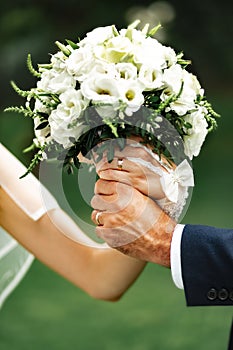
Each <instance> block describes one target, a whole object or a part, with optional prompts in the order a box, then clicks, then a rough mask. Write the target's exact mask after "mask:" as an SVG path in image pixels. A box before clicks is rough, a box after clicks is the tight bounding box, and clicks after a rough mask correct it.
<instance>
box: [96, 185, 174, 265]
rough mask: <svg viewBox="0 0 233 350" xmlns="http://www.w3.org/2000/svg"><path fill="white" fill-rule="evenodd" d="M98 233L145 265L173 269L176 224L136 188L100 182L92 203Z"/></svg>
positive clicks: (113, 245) (110, 243) (112, 245)
mask: <svg viewBox="0 0 233 350" xmlns="http://www.w3.org/2000/svg"><path fill="white" fill-rule="evenodd" d="M91 204H92V207H93V208H94V210H93V212H92V220H93V221H94V222H95V223H96V224H97V225H98V226H97V227H96V233H97V235H98V236H99V237H101V238H102V239H103V240H105V241H106V242H107V243H108V244H109V245H110V246H111V247H113V248H116V249H118V250H119V251H121V252H123V253H124V254H127V255H130V256H132V257H134V258H138V259H141V260H144V261H151V262H154V263H157V264H160V265H163V266H167V267H170V246H171V239H172V233H173V231H174V228H175V226H176V222H175V221H174V220H172V219H171V218H170V217H169V216H168V215H167V214H165V213H164V212H163V211H162V210H161V209H160V207H159V206H158V205H156V203H155V202H154V201H153V200H151V199H150V198H148V197H147V196H145V195H143V194H142V193H140V192H139V191H137V190H136V189H135V188H133V187H131V186H128V185H126V184H123V183H119V182H115V181H106V180H102V179H100V180H98V181H97V183H96V185H95V195H94V197H93V199H92V203H91Z"/></svg>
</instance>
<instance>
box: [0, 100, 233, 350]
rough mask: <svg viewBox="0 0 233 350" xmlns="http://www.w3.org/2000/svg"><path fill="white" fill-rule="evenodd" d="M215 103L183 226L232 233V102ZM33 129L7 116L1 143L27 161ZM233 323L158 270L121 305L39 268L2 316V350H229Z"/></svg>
mask: <svg viewBox="0 0 233 350" xmlns="http://www.w3.org/2000/svg"><path fill="white" fill-rule="evenodd" d="M209 99H210V100H211V101H212V102H213V104H214V107H215V109H217V110H218V111H219V112H221V114H222V118H221V119H220V120H219V128H218V130H217V131H216V132H215V133H213V134H211V135H210V136H209V137H208V139H207V141H206V143H205V146H204V147H203V150H202V152H201V154H200V156H199V157H198V159H196V160H195V161H194V162H193V166H194V171H195V179H196V187H195V189H194V192H193V196H192V201H191V204H190V207H189V210H188V212H187V214H186V216H185V218H184V219H183V222H184V223H202V224H209V225H215V226H221V227H232V226H233V219H232V204H233V203H232V193H233V192H232V186H233V178H232V173H233V162H232V160H233V158H232V145H233V141H232V128H233V118H232V102H231V99H230V98H227V97H226V98H221V97H219V96H218V97H215V96H210V97H209ZM31 127H32V126H31V123H30V121H29V120H27V119H24V120H23V119H22V117H19V116H17V115H11V114H3V115H1V135H2V136H1V141H2V142H3V143H4V144H5V145H6V146H8V147H9V149H10V150H11V151H12V152H13V153H15V154H16V155H17V156H18V157H19V158H20V159H21V160H23V161H28V160H27V159H26V158H24V157H25V156H23V155H22V153H21V149H22V148H23V147H24V146H26V145H27V144H28V133H29V130H30V129H31ZM72 181H73V180H71V178H65V179H64V182H66V183H68V185H67V191H68V194H67V195H68V196H69V197H70V201H71V202H73V203H76V204H75V205H76V208H75V210H79V211H81V212H82V215H83V217H85V216H88V215H89V212H90V209H88V208H87V207H86V206H85V205H84V204H83V203H82V201H81V199H80V197H79V196H77V193H75V192H74V191H73V187H72V186H73V185H72ZM200 273H201V271H200ZM231 318H232V307H194V308H187V307H186V305H185V298H184V293H183V291H180V290H178V289H177V288H176V287H175V286H174V285H173V282H172V279H171V275H170V271H169V270H167V269H165V268H162V267H159V266H156V265H153V264H148V265H147V267H146V269H145V270H144V272H143V273H142V275H141V276H140V277H139V279H138V280H137V281H136V283H135V284H134V285H133V286H132V287H131V288H130V290H129V291H128V292H127V293H126V294H125V295H124V296H123V298H122V299H121V300H120V301H118V302H116V303H109V302H103V301H98V300H94V299H92V298H90V297H89V296H88V295H86V294H85V293H84V292H83V291H81V290H79V289H77V288H76V287H74V286H73V285H71V284H70V283H68V282H67V281H65V280H64V279H63V278H61V277H60V276H58V275H57V274H55V273H54V272H52V271H51V270H49V269H48V268H47V267H45V266H43V265H42V264H41V263H40V262H38V261H36V262H34V263H33V265H32V267H31V269H30V271H29V273H28V274H27V276H26V277H25V279H24V280H23V282H22V283H21V284H20V285H19V286H18V288H17V289H16V290H15V292H14V293H13V294H12V295H11V296H10V297H9V299H8V300H7V302H6V303H5V304H4V306H3V308H2V310H1V311H0V349H1V350H29V349H30V350H31V349H34V350H42V349H44V350H65V349H78V350H95V349H103V350H118V349H122V350H126V349H127V350H168V349H169V350H178V349H179V350H187V349H189V350H194V349H195V350H196V349H198V350H208V349H211V350H224V349H226V346H227V338H228V333H229V328H230V321H231Z"/></svg>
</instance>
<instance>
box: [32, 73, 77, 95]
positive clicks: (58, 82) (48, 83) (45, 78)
mask: <svg viewBox="0 0 233 350" xmlns="http://www.w3.org/2000/svg"><path fill="white" fill-rule="evenodd" d="M75 84H76V81H75V79H74V78H73V77H72V76H71V75H69V74H68V73H67V72H66V71H65V70H64V71H61V72H57V71H56V70H54V69H49V70H46V71H44V72H43V73H42V75H41V80H39V81H38V83H37V88H38V89H39V90H42V91H47V92H52V93H56V94H61V93H62V92H64V91H66V90H67V88H70V87H75Z"/></svg>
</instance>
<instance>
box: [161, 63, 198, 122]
mask: <svg viewBox="0 0 233 350" xmlns="http://www.w3.org/2000/svg"><path fill="white" fill-rule="evenodd" d="M163 82H164V85H165V89H164V90H163V92H162V94H161V96H160V98H161V100H162V101H165V100H166V99H167V98H169V97H170V96H171V95H173V94H178V93H179V92H180V89H181V86H182V84H183V89H182V92H181V94H180V96H179V98H178V99H177V100H175V101H174V102H171V103H170V106H169V107H168V108H167V110H170V109H171V110H173V111H174V112H176V113H177V114H178V115H180V116H182V115H185V114H186V113H187V112H188V111H189V110H191V109H193V108H195V101H196V98H197V93H196V85H194V84H193V79H192V75H191V74H190V73H188V72H187V71H186V70H185V69H182V68H181V66H180V65H179V64H175V65H173V66H171V67H170V68H168V69H165V71H164V74H163Z"/></svg>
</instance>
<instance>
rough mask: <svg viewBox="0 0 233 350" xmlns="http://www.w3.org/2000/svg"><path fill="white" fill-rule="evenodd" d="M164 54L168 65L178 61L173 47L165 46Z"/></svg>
mask: <svg viewBox="0 0 233 350" xmlns="http://www.w3.org/2000/svg"><path fill="white" fill-rule="evenodd" d="M163 56H164V60H165V61H166V63H167V66H168V67H170V66H172V65H173V64H176V63H177V57H176V53H175V51H174V50H173V49H172V48H171V47H169V46H163Z"/></svg>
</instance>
